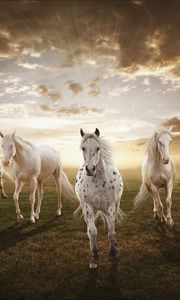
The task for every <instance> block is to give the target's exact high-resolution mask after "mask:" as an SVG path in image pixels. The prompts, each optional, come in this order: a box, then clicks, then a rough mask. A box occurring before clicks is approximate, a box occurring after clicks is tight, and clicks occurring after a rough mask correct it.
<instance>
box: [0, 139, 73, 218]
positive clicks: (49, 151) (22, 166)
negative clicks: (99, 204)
mask: <svg viewBox="0 0 180 300" xmlns="http://www.w3.org/2000/svg"><path fill="white" fill-rule="evenodd" d="M1 136H2V143H1V145H2V149H3V154H4V165H6V166H7V165H9V162H10V159H11V158H13V160H14V172H15V192H14V196H13V198H14V203H15V207H16V214H17V220H18V221H20V220H22V219H23V215H22V214H21V211H20V208H19V203H18V201H19V193H20V192H21V190H22V187H23V185H24V183H25V182H29V183H30V187H31V192H30V203H31V215H30V221H31V223H35V218H36V219H39V214H40V209H41V202H42V198H43V180H44V179H45V178H46V177H48V176H49V175H51V174H52V175H53V177H54V180H55V183H56V189H57V195H58V207H57V215H58V216H60V215H61V209H62V203H61V192H63V195H64V196H65V198H74V197H75V196H74V195H75V194H74V190H73V188H72V186H71V184H70V182H69V180H68V178H67V176H66V175H65V173H64V172H63V169H62V165H61V161H60V158H59V155H58V153H57V152H56V151H55V150H54V149H53V148H51V147H49V146H47V145H40V146H36V145H33V144H32V143H30V142H28V141H26V140H24V139H22V138H21V137H17V136H15V134H12V135H5V136H4V135H3V134H2V133H1ZM36 189H37V190H38V203H37V208H36V212H35V211H34V205H35V193H36Z"/></svg>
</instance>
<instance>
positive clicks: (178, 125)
mask: <svg viewBox="0 0 180 300" xmlns="http://www.w3.org/2000/svg"><path fill="white" fill-rule="evenodd" d="M161 125H162V126H165V127H167V128H169V127H171V126H172V130H173V131H176V132H177V131H180V116H178V117H173V118H170V119H168V120H165V121H163V122H162V123H161Z"/></svg>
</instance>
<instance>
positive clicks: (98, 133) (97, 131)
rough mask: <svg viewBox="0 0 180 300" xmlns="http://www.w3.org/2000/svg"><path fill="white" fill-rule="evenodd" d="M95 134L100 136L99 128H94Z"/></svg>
mask: <svg viewBox="0 0 180 300" xmlns="http://www.w3.org/2000/svg"><path fill="white" fill-rule="evenodd" d="M94 133H95V135H97V136H100V131H99V129H98V128H96V130H95V132H94Z"/></svg>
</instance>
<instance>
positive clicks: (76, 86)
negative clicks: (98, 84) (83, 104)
mask: <svg viewBox="0 0 180 300" xmlns="http://www.w3.org/2000/svg"><path fill="white" fill-rule="evenodd" d="M65 85H67V86H68V88H69V89H70V90H71V91H72V92H73V94H74V95H77V94H79V93H80V92H82V91H83V87H82V85H81V84H80V83H79V82H74V81H73V80H67V81H66V82H65Z"/></svg>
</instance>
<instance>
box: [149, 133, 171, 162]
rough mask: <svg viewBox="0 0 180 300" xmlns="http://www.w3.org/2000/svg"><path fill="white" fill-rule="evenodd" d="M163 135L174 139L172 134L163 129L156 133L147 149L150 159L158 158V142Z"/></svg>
mask: <svg viewBox="0 0 180 300" xmlns="http://www.w3.org/2000/svg"><path fill="white" fill-rule="evenodd" d="M163 134H168V135H169V136H170V137H171V138H172V135H171V133H170V132H169V131H168V130H166V129H162V130H160V131H159V132H154V134H153V136H152V137H151V139H150V141H149V144H148V147H147V155H148V157H149V158H150V159H154V158H156V157H157V154H158V140H159V138H160V136H161V135H163Z"/></svg>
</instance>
